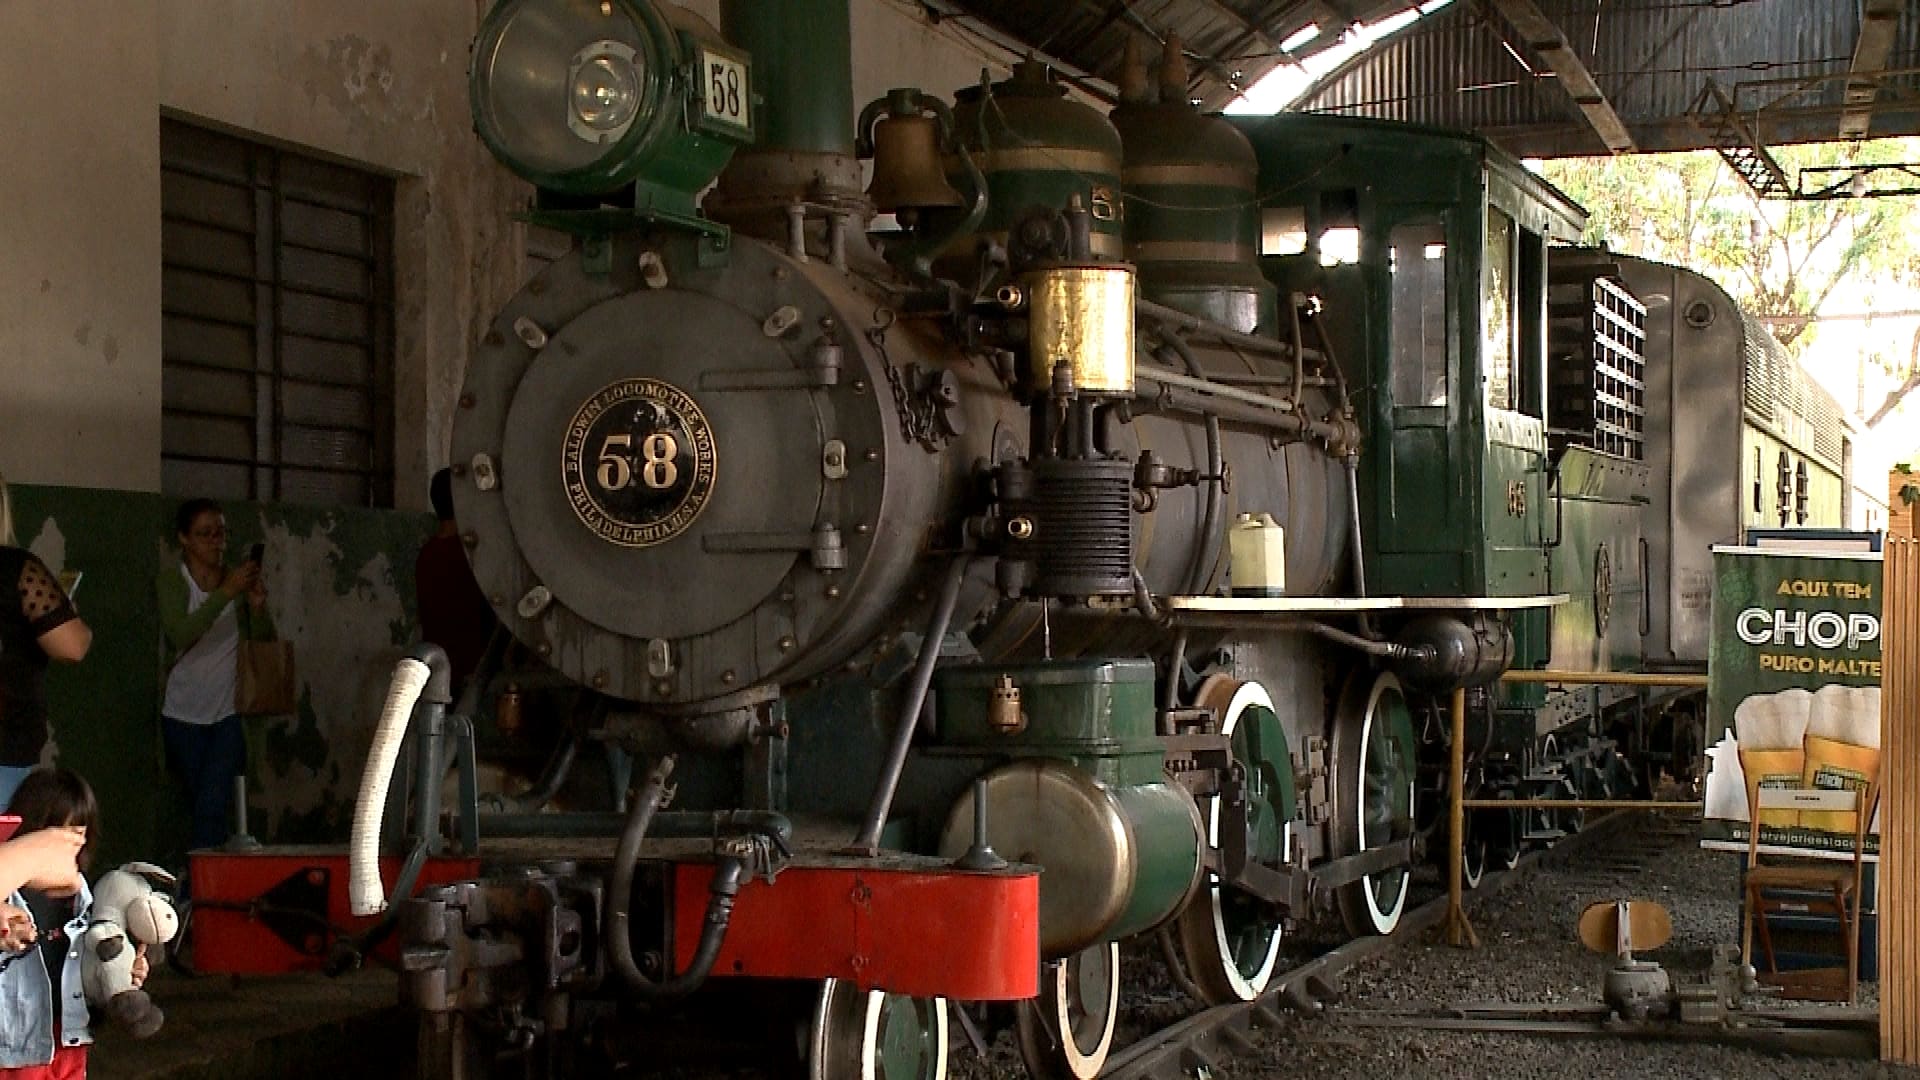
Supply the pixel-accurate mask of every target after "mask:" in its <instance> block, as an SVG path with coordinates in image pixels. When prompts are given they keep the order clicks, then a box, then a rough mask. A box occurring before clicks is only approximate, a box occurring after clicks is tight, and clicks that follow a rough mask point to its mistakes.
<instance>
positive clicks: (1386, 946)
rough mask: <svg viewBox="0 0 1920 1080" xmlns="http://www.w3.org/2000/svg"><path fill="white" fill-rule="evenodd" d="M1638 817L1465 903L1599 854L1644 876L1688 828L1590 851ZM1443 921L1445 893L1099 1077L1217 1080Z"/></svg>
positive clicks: (1152, 1038) (1535, 856)
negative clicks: (1394, 924)
mask: <svg viewBox="0 0 1920 1080" xmlns="http://www.w3.org/2000/svg"><path fill="white" fill-rule="evenodd" d="M1635 816H1637V815H1635V814H1633V813H1629V812H1615V813H1612V814H1608V815H1607V816H1605V817H1603V818H1599V819H1597V820H1594V821H1592V822H1589V823H1588V824H1587V826H1586V827H1585V828H1583V829H1581V830H1580V831H1579V832H1577V833H1574V834H1572V835H1570V836H1568V837H1566V838H1565V839H1563V840H1561V841H1560V842H1559V843H1557V844H1556V845H1554V846H1553V847H1551V848H1544V849H1541V850H1538V851H1534V852H1531V853H1529V854H1528V855H1526V856H1524V857H1523V858H1522V859H1521V860H1520V863H1519V864H1518V865H1517V866H1515V867H1514V868H1513V869H1511V870H1500V871H1495V870H1489V871H1488V873H1487V875H1486V877H1485V878H1484V879H1483V880H1482V881H1481V884H1480V887H1479V888H1478V889H1477V890H1475V891H1474V892H1473V893H1472V894H1470V895H1472V896H1475V897H1482V896H1487V895H1490V894H1493V893H1496V892H1498V891H1500V890H1501V889H1503V888H1506V887H1507V886H1509V885H1511V884H1512V883H1514V882H1517V881H1520V880H1522V879H1523V878H1525V877H1527V876H1528V875H1530V874H1532V873H1534V872H1535V871H1536V870H1538V869H1540V868H1541V867H1543V866H1547V865H1555V866H1564V865H1565V864H1566V863H1567V862H1568V861H1570V860H1573V859H1576V858H1578V857H1580V856H1581V855H1582V854H1583V853H1587V854H1598V855H1599V856H1600V858H1599V860H1598V861H1597V862H1596V863H1595V864H1594V869H1593V870H1592V871H1591V873H1592V874H1594V875H1595V876H1603V875H1604V876H1617V875H1621V874H1629V873H1633V872H1636V871H1638V870H1642V869H1645V868H1646V866H1647V865H1648V862H1649V860H1651V859H1652V858H1655V857H1658V856H1659V855H1660V854H1661V853H1662V852H1664V851H1666V850H1668V849H1670V848H1671V847H1672V846H1673V845H1674V844H1675V843H1678V842H1679V841H1680V840H1681V839H1682V838H1683V837H1691V836H1692V835H1693V828H1692V826H1691V825H1690V824H1689V825H1687V826H1685V827H1684V828H1680V827H1677V826H1676V825H1675V823H1674V822H1673V820H1672V819H1671V818H1669V817H1668V816H1667V815H1664V814H1656V815H1654V818H1653V821H1652V822H1649V823H1647V824H1648V827H1647V828H1645V829H1641V830H1638V831H1636V832H1635V833H1634V834H1632V836H1631V838H1630V840H1629V842H1628V843H1627V844H1626V845H1625V846H1624V847H1622V848H1620V849H1619V850H1608V849H1603V850H1602V851H1601V852H1598V853H1596V852H1591V851H1590V850H1589V849H1592V848H1595V847H1597V846H1600V845H1603V844H1605V843H1606V842H1607V841H1608V840H1609V839H1612V838H1616V837H1618V835H1619V834H1620V832H1621V831H1622V829H1623V828H1624V823H1625V822H1626V821H1627V820H1628V819H1630V818H1633V817H1635ZM1446 917H1447V898H1446V895H1445V893H1444V892H1442V894H1441V895H1439V896H1437V897H1435V898H1434V899H1432V900H1429V901H1427V902H1426V903H1424V904H1422V905H1420V906H1419V907H1417V908H1414V909H1413V910H1411V911H1409V912H1407V913H1406V914H1405V915H1403V916H1402V917H1401V924H1400V928H1399V929H1398V930H1397V931H1396V932H1395V933H1394V934H1393V935H1392V936H1391V937H1365V938H1355V939H1353V940H1352V941H1348V942H1346V943H1345V944H1342V945H1339V946H1337V947H1335V948H1333V949H1332V950H1330V951H1328V952H1326V953H1323V954H1321V955H1319V956H1316V957H1314V958H1313V959H1311V960H1308V961H1306V962H1305V963H1303V964H1300V965H1299V966H1297V967H1294V968H1292V969H1290V970H1288V971H1287V972H1286V973H1284V974H1282V975H1278V976H1276V977H1275V978H1274V980H1273V981H1272V983H1271V984H1269V986H1268V988H1267V991H1266V992H1265V993H1264V994H1262V995H1261V996H1260V997H1259V998H1257V999H1255V1000H1253V1001H1250V1002H1247V1003H1245V1004H1240V1005H1219V1006H1215V1007H1213V1008H1210V1009H1207V1010H1205V1011H1203V1012H1199V1013H1196V1014H1194V1015H1192V1016H1190V1017H1187V1018H1186V1019H1184V1020H1181V1021H1178V1022H1176V1023H1174V1024H1172V1025H1170V1026H1168V1027H1166V1028H1163V1029H1161V1030H1160V1031H1158V1032H1155V1033H1154V1034H1152V1035H1149V1036H1147V1037H1146V1038H1143V1039H1141V1040H1139V1041H1137V1042H1134V1043H1132V1044H1130V1045H1128V1046H1126V1047H1124V1048H1122V1049H1120V1050H1118V1051H1116V1052H1115V1053H1114V1054H1113V1056H1112V1057H1111V1058H1109V1059H1108V1061H1107V1066H1106V1068H1105V1069H1103V1070H1102V1071H1101V1073H1100V1075H1101V1077H1102V1078H1103V1080H1194V1078H1195V1077H1207V1076H1213V1077H1224V1076H1226V1075H1228V1072H1227V1067H1228V1065H1229V1064H1230V1063H1231V1062H1232V1061H1233V1060H1234V1059H1235V1058H1237V1057H1240V1056H1242V1055H1244V1054H1246V1053H1248V1052H1249V1051H1251V1050H1252V1049H1253V1048H1254V1047H1256V1046H1257V1045H1259V1043H1260V1041H1261V1038H1262V1035H1263V1033H1265V1032H1267V1031H1271V1030H1273V1029H1276V1028H1279V1027H1281V1026H1282V1025H1283V1024H1284V1023H1285V1022H1286V1017H1285V1014H1286V1013H1288V1012H1294V1013H1318V1012H1320V1011H1322V1009H1323V1007H1324V1004H1325V1003H1327V1002H1328V1001H1329V1000H1330V999H1333V998H1336V997H1337V996H1338V994H1339V989H1340V985H1341V981H1342V979H1343V977H1344V976H1345V974H1346V973H1347V972H1348V971H1351V970H1352V969H1354V968H1355V967H1357V966H1359V965H1360V964H1362V963H1364V962H1366V961H1368V960H1371V959H1373V958H1374V957H1377V956H1380V955H1383V954H1385V953H1388V952H1391V951H1393V950H1395V949H1397V948H1400V947H1401V946H1402V945H1404V944H1406V943H1408V942H1412V941H1416V940H1419V939H1420V938H1421V937H1422V936H1423V935H1425V934H1426V933H1428V932H1429V931H1432V930H1434V929H1435V928H1437V927H1439V926H1441V925H1443V924H1444V923H1445V921H1446Z"/></svg>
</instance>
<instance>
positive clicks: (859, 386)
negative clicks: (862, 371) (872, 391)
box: [853, 379, 867, 394]
mask: <svg viewBox="0 0 1920 1080" xmlns="http://www.w3.org/2000/svg"><path fill="white" fill-rule="evenodd" d="M853 392H854V393H856V394H864V393H866V392H867V380H865V379H855V380H853Z"/></svg>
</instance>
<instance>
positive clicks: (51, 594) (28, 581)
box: [20, 556, 80, 637]
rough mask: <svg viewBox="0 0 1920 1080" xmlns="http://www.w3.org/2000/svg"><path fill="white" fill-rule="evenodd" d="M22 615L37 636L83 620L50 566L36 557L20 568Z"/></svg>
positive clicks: (29, 558)
mask: <svg viewBox="0 0 1920 1080" xmlns="http://www.w3.org/2000/svg"><path fill="white" fill-rule="evenodd" d="M20 613H21V614H22V615H25V616H26V617H27V625H28V626H29V627H30V628H31V629H32V630H33V634H34V636H35V637H38V636H40V635H41V634H44V633H46V632H47V631H49V630H51V629H53V628H54V627H56V626H59V625H60V624H62V623H65V622H71V621H72V620H74V619H77V618H79V617H80V615H79V613H78V612H76V611H74V610H73V602H72V601H70V600H68V599H67V593H66V590H64V589H62V588H61V587H60V583H59V582H58V581H56V580H54V577H53V574H52V573H51V572H50V571H48V569H47V564H46V563H43V562H41V561H40V560H39V559H37V558H34V557H32V556H28V557H27V561H26V562H25V563H24V564H22V565H21V567H20Z"/></svg>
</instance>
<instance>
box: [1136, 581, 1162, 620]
mask: <svg viewBox="0 0 1920 1080" xmlns="http://www.w3.org/2000/svg"><path fill="white" fill-rule="evenodd" d="M1133 606H1134V607H1136V608H1139V609H1140V614H1142V615H1145V616H1146V617H1147V618H1149V619H1152V620H1154V621H1155V622H1158V621H1160V609H1159V608H1158V607H1156V606H1155V605H1154V603H1153V593H1152V592H1150V591H1148V589H1147V579H1146V578H1144V577H1142V576H1141V575H1140V571H1139V570H1137V569H1136V570H1134V572H1133Z"/></svg>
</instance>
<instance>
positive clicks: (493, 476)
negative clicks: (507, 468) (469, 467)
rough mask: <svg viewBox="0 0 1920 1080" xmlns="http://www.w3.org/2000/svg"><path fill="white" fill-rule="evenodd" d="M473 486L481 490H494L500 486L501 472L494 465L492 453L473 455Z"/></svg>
mask: <svg viewBox="0 0 1920 1080" xmlns="http://www.w3.org/2000/svg"><path fill="white" fill-rule="evenodd" d="M473 486H474V487H477V488H479V489H480V490H481V491H492V490H493V489H494V488H497V487H499V486H500V474H499V473H498V472H497V471H495V469H494V467H493V456H492V455H490V454H475V455H473Z"/></svg>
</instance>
